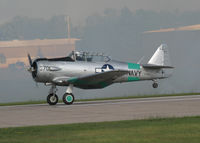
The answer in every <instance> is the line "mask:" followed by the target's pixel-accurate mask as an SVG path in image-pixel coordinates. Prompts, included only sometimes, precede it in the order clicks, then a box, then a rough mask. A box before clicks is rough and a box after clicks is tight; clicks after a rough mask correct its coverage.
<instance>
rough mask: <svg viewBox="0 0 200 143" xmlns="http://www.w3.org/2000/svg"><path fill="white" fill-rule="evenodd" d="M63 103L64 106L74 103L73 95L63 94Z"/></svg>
mask: <svg viewBox="0 0 200 143" xmlns="http://www.w3.org/2000/svg"><path fill="white" fill-rule="evenodd" d="M63 102H64V103H65V104H66V105H71V104H73V102H74V95H73V94H72V93H65V94H64V95H63Z"/></svg>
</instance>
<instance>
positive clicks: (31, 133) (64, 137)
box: [0, 117, 200, 143]
mask: <svg viewBox="0 0 200 143" xmlns="http://www.w3.org/2000/svg"><path fill="white" fill-rule="evenodd" d="M27 142H29V143H49V142H52V143H63V142H67V143H134V142H136V143H188V142H189V143H199V142H200V117H184V118H166V119H148V120H131V121H117V122H102V123H81V124H68V125H50V126H34V127H19V128H2V129H0V143H27Z"/></svg>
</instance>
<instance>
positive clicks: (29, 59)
mask: <svg viewBox="0 0 200 143" xmlns="http://www.w3.org/2000/svg"><path fill="white" fill-rule="evenodd" d="M28 61H29V64H30V67H32V65H33V62H32V59H31V56H30V54H29V53H28Z"/></svg>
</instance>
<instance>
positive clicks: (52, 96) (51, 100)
mask: <svg viewBox="0 0 200 143" xmlns="http://www.w3.org/2000/svg"><path fill="white" fill-rule="evenodd" d="M56 91H57V88H56V85H52V86H51V88H50V90H49V95H48V96H47V103H48V104H49V105H56V104H57V103H58V96H57V95H56Z"/></svg>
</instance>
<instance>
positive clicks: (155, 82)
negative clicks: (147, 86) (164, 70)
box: [152, 80, 158, 88]
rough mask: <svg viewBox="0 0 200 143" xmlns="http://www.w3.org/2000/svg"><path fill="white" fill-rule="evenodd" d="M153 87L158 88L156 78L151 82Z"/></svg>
mask: <svg viewBox="0 0 200 143" xmlns="http://www.w3.org/2000/svg"><path fill="white" fill-rule="evenodd" d="M152 86H153V88H158V83H157V81H156V80H154V81H153V84H152Z"/></svg>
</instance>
